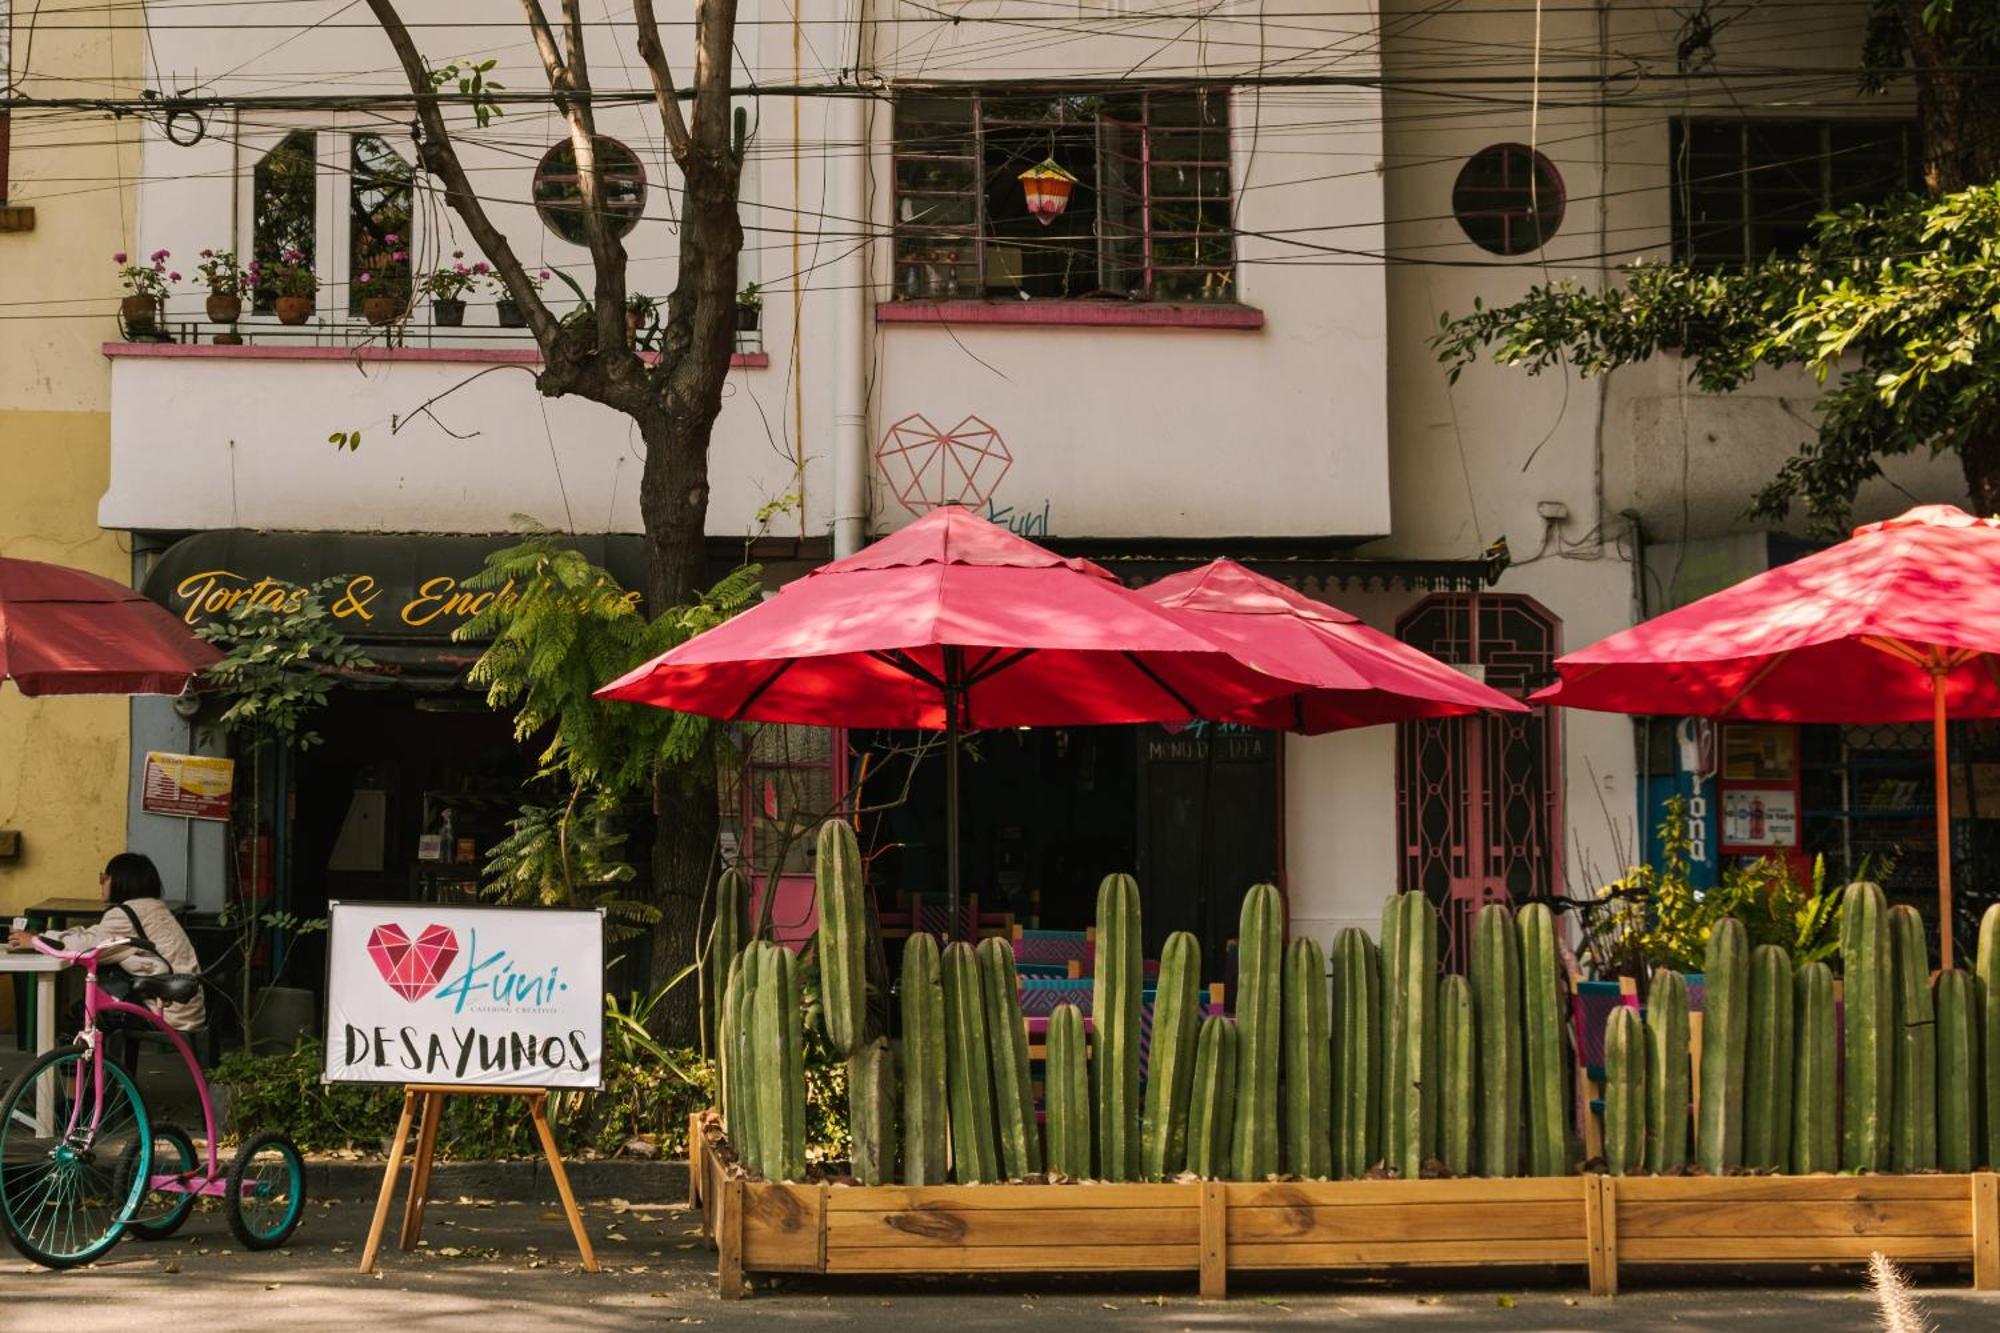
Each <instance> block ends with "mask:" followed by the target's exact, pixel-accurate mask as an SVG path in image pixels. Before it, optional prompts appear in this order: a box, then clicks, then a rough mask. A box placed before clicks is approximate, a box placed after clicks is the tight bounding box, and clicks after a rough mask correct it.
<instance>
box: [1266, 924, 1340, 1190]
mask: <svg viewBox="0 0 2000 1333" xmlns="http://www.w3.org/2000/svg"><path fill="white" fill-rule="evenodd" d="M1283 1005H1284V1017H1283V1018H1282V1019H1281V1020H1280V1022H1279V1025H1278V1026H1279V1031H1280V1033H1281V1034H1282V1041H1283V1045H1284V1059H1283V1064H1284V1089H1285V1114H1284V1127H1283V1128H1284V1155H1283V1158H1284V1166H1285V1170H1286V1171H1288V1172H1290V1173H1291V1174H1293V1175H1295V1176H1304V1177H1306V1178H1307V1179H1309V1180H1324V1179H1326V1177H1327V1175H1328V1174H1329V1172H1331V1170H1332V1169H1333V1138H1332V1133H1333V1122H1332V1116H1331V1107H1330V1106H1329V1105H1328V1099H1329V1098H1330V1097H1331V1096H1332V1094H1333V1075H1332V1066H1331V1061H1332V1058H1333V1052H1332V1048H1331V1047H1330V1046H1329V1045H1328V1044H1327V1035H1326V1025H1327V1022H1328V1020H1329V1006H1328V1003H1327V992H1326V954H1325V953H1324V952H1323V951H1322V950H1321V949H1320V947H1319V944H1318V943H1317V942H1316V941H1314V940H1311V939H1308V938H1306V937H1305V936H1300V937H1299V938H1298V939H1295V940H1293V941H1292V942H1291V944H1290V945H1288V946H1287V947H1286V949H1285V978H1284V997H1283Z"/></svg>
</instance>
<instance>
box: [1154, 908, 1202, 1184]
mask: <svg viewBox="0 0 2000 1333" xmlns="http://www.w3.org/2000/svg"><path fill="white" fill-rule="evenodd" d="M1200 994H1201V942H1200V941H1198V940H1197V939H1195V937H1194V936H1192V935H1190V934H1189V933H1188V932H1186V931H1185V930H1177V931H1175V932H1174V933H1173V934H1171V935H1169V936H1167V942H1166V943H1165V944H1164V945H1162V946H1161V948H1160V981H1159V986H1158V987H1157V988H1156V990H1155V991H1154V995H1153V1048H1152V1058H1151V1059H1150V1060H1149V1061H1148V1062H1147V1069H1146V1106H1145V1112H1144V1114H1143V1115H1142V1116H1141V1117H1140V1122H1139V1124H1140V1130H1139V1132H1140V1142H1139V1168H1140V1173H1141V1174H1142V1175H1143V1176H1144V1177H1145V1178H1146V1179H1147V1180H1171V1179H1173V1178H1174V1177H1175V1176H1177V1175H1179V1174H1180V1173H1181V1168H1182V1167H1183V1166H1184V1165H1186V1163H1187V1132H1188V1099H1189V1098H1190V1097H1191V1096H1192V1095H1193V1093H1194V1047H1195V1036H1196V1033H1197V1031H1198V1030H1199V1028H1200V1025H1201V999H1200Z"/></svg>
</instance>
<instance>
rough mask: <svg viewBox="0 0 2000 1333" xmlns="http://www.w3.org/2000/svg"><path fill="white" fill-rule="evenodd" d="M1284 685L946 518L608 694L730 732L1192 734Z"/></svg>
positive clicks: (1198, 634) (806, 585)
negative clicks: (1135, 727)
mask: <svg viewBox="0 0 2000 1333" xmlns="http://www.w3.org/2000/svg"><path fill="white" fill-rule="evenodd" d="M1287 688H1288V687H1287V685H1286V683H1285V682H1284V681H1281V680H1274V679H1272V678H1271V677H1269V676H1266V675H1264V674H1262V673H1261V672H1259V671H1257V670H1255V669H1253V668H1252V667H1250V666H1246V665H1244V664H1243V663H1241V662H1239V661H1238V660H1237V659H1236V657H1235V656H1233V655H1232V653H1231V651H1230V649H1229V648H1228V647H1226V646H1225V645H1223V644H1220V643H1218V642H1216V641H1215V640H1214V639H1212V638H1210V637H1209V636H1208V635H1206V634H1205V633H1204V632H1202V631H1201V630H1198V629H1195V628H1192V627H1190V626H1189V625H1187V624H1184V623H1182V622H1181V621H1179V620H1177V619H1175V618H1174V617H1172V616H1170V615H1168V614H1166V613H1165V612H1163V611H1161V610H1160V609H1159V608H1158V607H1156V606H1154V605H1153V604H1152V603H1151V602H1150V601H1148V600H1147V599H1146V598H1144V597H1142V596H1141V595H1140V594H1138V593H1135V592H1133V591H1131V590H1130V589H1128V588H1126V587H1125V586H1124V585H1123V584H1121V583H1119V582H1118V580H1117V579H1116V578H1114V577H1113V576H1112V575H1111V574H1110V573H1109V572H1108V571H1107V570H1105V569H1103V568H1102V567H1100V566H1098V565H1095V564H1092V563H1091V562H1090V561H1088V560H1077V559H1068V558H1065V557H1063V556H1059V555H1056V554H1055V553H1054V552H1051V551H1047V550H1044V549H1043V548H1042V547H1039V546H1037V545H1035V544H1034V543H1033V542H1030V541H1027V540H1025V539H1024V538H1021V537H1017V536H1015V535H1014V534H1013V533H1011V532H1009V531H1007V530H1006V529H1005V528H1002V527H1000V526H999V525H997V524H994V523H990V522H988V521H986V520H985V519H983V518H979V517H977V516H975V515H973V514H970V513H968V512H966V511H965V510H963V509H959V508H956V507H951V508H940V509H936V510H933V511H932V512H931V513H930V514H928V515H926V516H925V517H923V518H921V519H919V520H918V521H917V522H915V523H912V524H911V525H910V526H908V527H907V528H904V529H903V530H902V531H901V532H898V533H896V534H895V535H893V536H890V537H886V538H884V539H883V540H881V541H879V542H877V543H875V544H874V545H873V546H870V547H869V548H868V549H867V550H865V551H862V552H860V553H859V554H856V555H851V556H848V557H847V558H846V559H844V560H836V561H834V562H832V563H831V564H827V565H822V566H821V567H820V568H818V569H816V570H814V571H813V572H812V573H811V574H808V575H806V576H805V577H804V578H801V579H799V580H797V581H795V582H793V583H790V584H788V585H786V587H785V588H784V589H783V590H782V591H780V592H779V593H777V594H776V595H775V596H773V597H770V598H767V599H766V600H765V601H764V602H763V603H762V604H761V605H758V606H755V607H753V608H751V609H750V610H748V611H746V612H744V613H743V614H742V615H740V616H737V617H736V618H734V619H733V620H730V621H728V622H726V623H724V624H722V625H719V626H717V627H716V628H714V629H712V630H709V631H708V632H707V633H705V634H701V635H698V636H696V637H695V638H693V639H690V640H688V641H687V642H686V643H684V644H681V645H680V646H679V647H677V648H675V649H673V650H671V651H670V652H667V653H664V654H662V655H661V656H659V657H657V658H654V659H653V660H652V661H650V662H647V663H646V664H645V665H643V666H640V667H638V668H636V669H634V670H633V671H631V672H628V673H627V674H626V675H624V676H622V677H620V678H619V679H617V680H615V681H612V682H611V683H610V684H609V685H606V686H605V687H604V688H603V689H601V690H599V691H598V696H599V697H600V698H605V699H628V700H632V701H634V702H637V703H648V704H655V705H657V706H659V707H662V708H673V709H678V710H680V711H681V712H686V713H700V714H702V715H704V716H708V717H720V718H728V719H732V720H736V719H746V720H754V721H762V722H805V723H813V724H818V725H821V726H850V727H913V728H919V729H924V730H932V731H936V730H945V729H948V728H950V727H951V726H953V725H956V726H958V727H961V728H966V727H1026V726H1084V725H1089V724H1093V723H1115V722H1180V721H1193V720H1195V719H1198V718H1215V717H1220V716H1222V715H1223V714H1225V713H1228V712H1231V711H1233V710H1235V709H1238V708H1241V707H1243V706H1245V705H1246V704H1250V703H1254V702H1256V701H1257V700H1259V699H1263V698H1268V697H1270V696H1272V695H1275V694H1278V693H1281V692H1283V691H1285V690H1286V689H1287ZM953 701H955V702H956V708H955V709H954V708H953V707H952V706H951V704H952V702H953ZM954 713H955V715H954Z"/></svg>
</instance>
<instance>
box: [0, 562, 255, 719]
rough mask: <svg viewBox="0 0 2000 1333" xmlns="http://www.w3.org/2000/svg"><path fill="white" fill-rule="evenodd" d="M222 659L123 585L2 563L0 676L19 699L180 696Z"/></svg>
mask: <svg viewBox="0 0 2000 1333" xmlns="http://www.w3.org/2000/svg"><path fill="white" fill-rule="evenodd" d="M220 660H222V654H221V653H219V652H217V651H216V650H215V649H214V648H213V647H211V646H209V645H208V644H206V643H203V642H202V641H201V640H200V639H197V638H196V637H195V636H194V635H193V634H192V633H191V632H189V630H188V627H187V626H186V625H184V624H182V623H181V622H180V621H179V620H178V619H177V618H175V616H174V615H173V614H172V613H171V612H169V611H168V610H167V609H166V608H165V607H162V606H160V605H159V604H158V603H156V602H153V601H150V600H148V599H147V598H146V597H144V596H143V595H141V594H140V593H138V592H135V591H134V590H132V589H131V588H127V587H125V586H124V585H123V584H120V583H114V582H112V581H111V580H110V579H107V578H100V577H99V576H98V575H96V574H87V573H85V572H84V571H82V570H80V569H70V568H68V567H67V566H64V565H50V564H44V563H43V562H41V561H39V560H11V559H0V679H11V680H12V681H13V682H14V684H15V686H16V687H17V688H18V689H19V690H20V691H21V693H23V694H29V695H37V694H179V693H180V692H181V690H182V689H183V688H185V687H186V685H187V683H188V678H189V677H191V676H193V675H194V674H195V673H196V672H198V671H200V670H202V669H203V668H204V667H207V666H209V665H211V664H212V663H215V662H218V661H220Z"/></svg>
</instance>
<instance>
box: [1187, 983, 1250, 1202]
mask: <svg viewBox="0 0 2000 1333" xmlns="http://www.w3.org/2000/svg"><path fill="white" fill-rule="evenodd" d="M1239 1041H1240V1038H1239V1037H1238V1036H1237V1034H1236V1020H1234V1019H1231V1018H1223V1017H1221V1016H1219V1015H1217V1016H1214V1017H1210V1018H1205V1019H1203V1020H1202V1024H1201V1035H1200V1036H1199V1037H1198V1038H1196V1040H1195V1053H1194V1097H1193V1099H1192V1105H1190V1106H1189V1107H1188V1151H1187V1169H1188V1170H1189V1171H1192V1172H1193V1173H1194V1174H1195V1175H1197V1176H1200V1177H1201V1178H1202V1179H1203V1180H1221V1179H1223V1178H1225V1177H1227V1176H1228V1175H1229V1171H1230V1148H1231V1141H1232V1135H1233V1130H1234V1125H1235V1122H1236V1066H1237V1060H1238V1058H1239V1055H1238V1051H1237V1046H1238V1043H1239Z"/></svg>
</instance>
